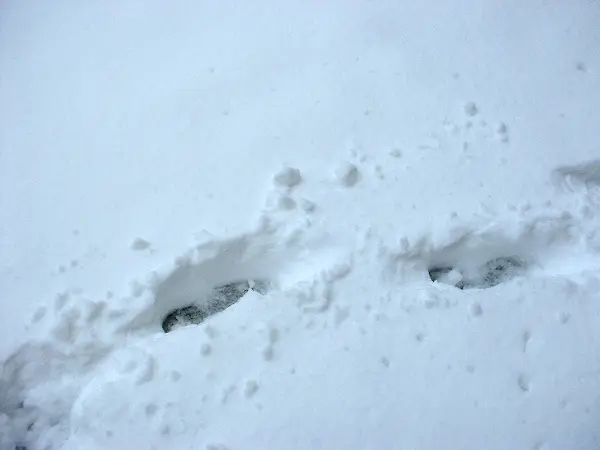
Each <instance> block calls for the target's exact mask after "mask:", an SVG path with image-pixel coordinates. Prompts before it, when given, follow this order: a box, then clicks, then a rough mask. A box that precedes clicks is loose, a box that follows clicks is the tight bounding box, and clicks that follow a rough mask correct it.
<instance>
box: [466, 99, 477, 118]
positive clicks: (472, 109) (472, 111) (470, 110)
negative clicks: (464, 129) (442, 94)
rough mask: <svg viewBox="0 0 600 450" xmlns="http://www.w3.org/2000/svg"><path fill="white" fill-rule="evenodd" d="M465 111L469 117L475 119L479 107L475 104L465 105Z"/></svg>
mask: <svg viewBox="0 0 600 450" xmlns="http://www.w3.org/2000/svg"><path fill="white" fill-rule="evenodd" d="M464 111H465V114H466V115H467V116H470V117H473V116H474V115H476V114H477V113H478V112H479V109H478V108H477V105H476V104H475V103H473V102H468V103H465V106H464Z"/></svg>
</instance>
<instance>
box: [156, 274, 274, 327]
mask: <svg viewBox="0 0 600 450" xmlns="http://www.w3.org/2000/svg"><path fill="white" fill-rule="evenodd" d="M270 288H271V283H270V282H269V281H267V280H249V281H236V282H232V283H227V284H224V285H221V286H217V287H215V288H214V289H213V290H212V292H211V293H210V294H209V295H208V298H206V299H201V300H202V302H195V303H191V304H189V305H187V306H183V307H181V308H177V309H174V310H173V311H170V312H169V313H168V314H167V315H166V316H165V318H164V319H163V322H162V329H163V331H164V332H165V333H169V332H170V331H173V330H174V329H177V328H180V327H184V326H186V325H192V324H200V323H202V322H204V321H205V320H206V319H207V318H208V317H210V316H212V315H214V314H217V313H219V312H221V311H223V310H225V309H227V308H229V307H230V306H231V305H233V304H234V303H237V302H238V301H239V300H240V299H241V298H242V297H243V296H244V295H246V294H247V293H248V291H250V290H252V291H255V292H258V293H259V294H261V295H265V294H266V293H267V292H268V291H269V290H270Z"/></svg>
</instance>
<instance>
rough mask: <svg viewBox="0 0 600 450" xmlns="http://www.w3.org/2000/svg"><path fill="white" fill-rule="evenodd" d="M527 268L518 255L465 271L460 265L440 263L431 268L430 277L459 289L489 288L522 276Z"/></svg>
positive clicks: (501, 258)
mask: <svg viewBox="0 0 600 450" xmlns="http://www.w3.org/2000/svg"><path fill="white" fill-rule="evenodd" d="M526 270H527V263H526V262H525V261H524V260H523V259H521V258H518V257H515V256H509V257H504V256H503V257H500V258H495V259H492V260H490V261H488V262H486V263H485V264H483V265H482V266H480V267H478V268H476V269H475V270H472V271H464V270H462V269H460V267H459V265H454V266H451V265H438V266H432V267H430V268H429V270H428V271H429V278H430V279H431V281H433V282H438V283H443V284H448V285H451V286H454V287H457V288H458V289H489V288H491V287H494V286H497V285H499V284H500V283H504V282H506V281H509V280H511V279H513V278H515V277H518V276H521V275H523V274H524V273H525V271H526Z"/></svg>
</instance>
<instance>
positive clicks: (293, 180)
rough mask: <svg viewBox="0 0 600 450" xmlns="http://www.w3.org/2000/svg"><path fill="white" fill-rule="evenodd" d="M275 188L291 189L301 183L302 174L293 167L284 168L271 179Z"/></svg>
mask: <svg viewBox="0 0 600 450" xmlns="http://www.w3.org/2000/svg"><path fill="white" fill-rule="evenodd" d="M273 182H274V183H275V184H276V185H277V186H281V187H287V188H293V187H296V186H298V185H299V184H300V183H302V174H301V173H300V171H299V170H298V169H296V168H294V167H286V168H284V169H282V170H281V171H279V172H278V173H277V174H275V176H274V177H273Z"/></svg>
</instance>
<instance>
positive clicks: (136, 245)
mask: <svg viewBox="0 0 600 450" xmlns="http://www.w3.org/2000/svg"><path fill="white" fill-rule="evenodd" d="M150 245H151V244H150V242H148V241H147V240H145V239H142V238H140V237H137V238H135V239H134V240H133V242H132V243H131V245H130V248H131V250H134V251H136V252H140V251H143V250H147V249H149V248H150Z"/></svg>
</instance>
